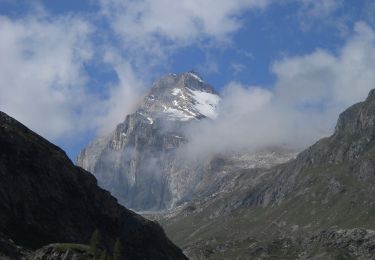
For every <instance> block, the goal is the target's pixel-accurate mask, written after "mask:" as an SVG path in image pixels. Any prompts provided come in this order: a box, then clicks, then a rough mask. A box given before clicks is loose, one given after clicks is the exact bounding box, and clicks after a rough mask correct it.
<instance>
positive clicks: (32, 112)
mask: <svg viewBox="0 0 375 260" xmlns="http://www.w3.org/2000/svg"><path fill="white" fill-rule="evenodd" d="M90 32H91V27H90V26H89V25H88V24H87V23H85V22H84V21H83V20H81V19H78V18H75V17H60V18H56V19H54V20H50V19H47V18H44V17H40V18H27V19H24V20H16V21H15V20H11V19H9V18H7V17H0V57H1V59H0V109H1V110H3V111H5V112H8V113H9V114H11V115H12V116H15V117H16V118H17V119H19V120H21V121H22V122H24V123H26V124H27V125H28V126H30V127H32V128H33V129H34V130H36V131H38V132H39V133H41V134H43V135H45V136H47V137H49V138H57V137H59V136H61V135H63V134H66V133H67V132H69V131H72V130H73V128H74V127H75V126H74V125H75V124H79V122H77V121H76V120H72V119H74V118H75V114H77V113H80V112H82V107H81V105H80V104H81V102H84V100H83V99H84V97H85V93H84V92H85V89H84V87H83V86H84V84H85V80H86V79H85V75H84V73H82V64H83V63H84V62H85V61H86V60H88V59H90V57H91V54H92V50H91V45H90V43H89V42H88V35H89V34H90ZM78 110H80V111H78Z"/></svg>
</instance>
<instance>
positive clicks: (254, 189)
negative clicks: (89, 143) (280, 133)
mask: <svg viewBox="0 0 375 260" xmlns="http://www.w3.org/2000/svg"><path fill="white" fill-rule="evenodd" d="M213 185H214V186H215V188H214V190H215V191H216V192H214V193H209V197H207V196H204V195H203V196H199V195H198V196H197V197H196V198H195V199H193V200H192V201H191V202H189V203H186V204H185V205H183V206H181V207H178V208H176V209H174V210H172V211H169V212H166V213H163V214H159V215H154V217H155V218H156V219H159V221H160V222H161V223H162V225H163V226H164V228H165V229H166V232H167V234H168V235H169V236H170V237H171V238H172V239H173V241H175V242H176V243H177V244H178V245H180V246H181V247H183V248H184V250H185V252H186V254H187V255H188V256H189V257H191V258H192V259H257V258H258V259H269V258H272V257H278V259H289V258H290V256H292V259H371V258H372V257H373V255H374V250H375V242H374V239H373V234H374V231H373V230H375V202H374V200H373V198H374V197H375V92H374V91H371V92H370V94H369V96H368V98H367V99H366V101H364V102H361V103H358V104H356V105H354V106H352V107H350V108H349V109H347V110H346V111H345V112H343V113H342V114H341V115H340V117H339V120H338V123H337V127H336V130H335V133H334V134H333V135H332V136H331V137H328V138H324V139H322V140H320V141H318V142H317V143H316V144H314V145H313V146H311V147H310V148H308V149H306V150H305V151H303V152H301V153H300V154H299V155H298V156H297V158H296V159H295V160H292V161H291V162H288V163H285V164H281V165H279V166H276V167H273V168H271V169H244V170H241V171H234V172H232V173H231V174H229V175H226V176H224V177H223V178H222V179H221V180H218V181H217V182H216V183H214V184H213ZM217 187H220V188H219V189H218V188H217ZM208 190H209V189H208ZM203 194H204V193H203ZM206 194H207V193H206ZM358 228H361V229H360V230H359V229H358ZM319 230H320V231H319ZM317 231H319V232H318V233H317ZM364 237H366V239H367V238H369V237H370V238H369V239H368V240H366V239H364ZM347 239H348V241H347ZM254 241H255V242H254ZM306 241H307V242H306ZM342 241H344V242H342ZM345 241H346V242H345ZM365 241H367V242H365ZM314 244H316V247H314ZM362 246H364V248H362ZM259 247H260V249H259ZM254 250H255V251H254ZM320 254H321V255H320ZM293 257H294V258H293ZM340 257H341V258H340Z"/></svg>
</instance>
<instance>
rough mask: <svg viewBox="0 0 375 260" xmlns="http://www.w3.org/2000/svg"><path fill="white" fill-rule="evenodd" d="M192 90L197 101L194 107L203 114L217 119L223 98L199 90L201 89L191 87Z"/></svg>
mask: <svg viewBox="0 0 375 260" xmlns="http://www.w3.org/2000/svg"><path fill="white" fill-rule="evenodd" d="M189 91H190V92H191V94H192V95H191V96H192V98H193V99H194V101H195V104H194V107H195V108H196V109H197V110H198V111H199V113H201V114H202V115H204V116H206V117H208V118H211V119H215V118H216V117H217V106H218V104H219V102H220V100H221V98H220V97H219V96H218V95H216V94H212V93H208V92H204V91H199V90H192V89H189Z"/></svg>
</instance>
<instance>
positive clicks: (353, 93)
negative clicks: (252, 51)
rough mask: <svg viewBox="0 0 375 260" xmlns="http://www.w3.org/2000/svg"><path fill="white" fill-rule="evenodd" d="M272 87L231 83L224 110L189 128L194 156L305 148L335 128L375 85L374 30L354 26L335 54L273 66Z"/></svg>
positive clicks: (225, 93)
mask: <svg viewBox="0 0 375 260" xmlns="http://www.w3.org/2000/svg"><path fill="white" fill-rule="evenodd" d="M272 71H273V73H274V74H275V76H276V83H275V85H274V87H273V88H272V89H265V88H261V87H254V86H244V85H242V84H240V83H238V82H232V83H230V84H228V86H227V87H226V88H225V90H224V91H223V93H222V97H223V100H222V104H221V111H220V115H219V117H218V118H217V120H215V121H208V120H206V121H203V122H198V123H196V124H194V125H193V126H192V127H191V128H189V129H187V136H188V138H189V143H188V144H187V145H186V147H184V148H185V152H187V154H189V155H195V156H203V155H213V154H217V153H224V152H230V151H238V150H242V149H245V150H250V151H251V150H256V149H263V148H267V147H270V146H283V147H287V148H291V149H297V150H300V149H302V148H304V147H306V146H308V145H310V144H312V143H313V142H314V141H316V140H317V139H319V138H321V137H323V136H327V135H329V134H331V133H332V131H333V128H334V125H335V122H336V120H337V118H338V115H339V113H340V112H342V111H343V110H344V109H346V108H347V107H348V106H350V105H352V104H354V103H356V102H359V101H361V100H363V99H365V98H366V96H367V94H368V92H369V90H371V89H372V88H375V73H374V71H375V32H374V31H373V30H372V28H370V27H369V26H368V25H367V24H365V23H363V22H359V23H357V24H356V25H355V28H354V32H353V35H352V36H351V37H350V38H349V39H348V40H347V42H346V43H345V45H344V46H343V47H342V48H341V49H340V50H339V52H338V53H337V54H336V55H335V54H332V53H329V52H327V51H324V50H316V51H315V52H313V53H311V54H309V55H304V56H297V57H287V58H284V59H283V60H280V61H277V62H275V63H274V64H273V65H272Z"/></svg>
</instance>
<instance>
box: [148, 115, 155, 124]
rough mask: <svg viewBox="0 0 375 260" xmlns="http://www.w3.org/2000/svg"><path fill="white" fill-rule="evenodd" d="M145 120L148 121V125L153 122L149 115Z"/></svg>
mask: <svg viewBox="0 0 375 260" xmlns="http://www.w3.org/2000/svg"><path fill="white" fill-rule="evenodd" d="M147 120H148V122H149V123H150V125H152V124H153V123H154V120H153V119H152V118H151V117H147Z"/></svg>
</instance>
